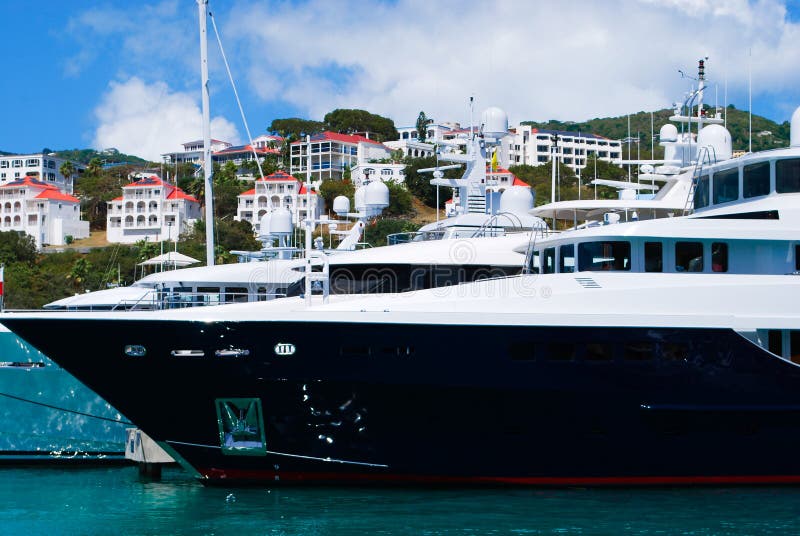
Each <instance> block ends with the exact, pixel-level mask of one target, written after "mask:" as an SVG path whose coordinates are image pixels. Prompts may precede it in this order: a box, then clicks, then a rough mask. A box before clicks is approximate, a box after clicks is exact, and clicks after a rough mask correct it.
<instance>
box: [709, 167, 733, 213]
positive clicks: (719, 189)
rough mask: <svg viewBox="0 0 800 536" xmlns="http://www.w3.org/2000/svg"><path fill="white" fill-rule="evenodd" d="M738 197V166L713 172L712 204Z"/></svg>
mask: <svg viewBox="0 0 800 536" xmlns="http://www.w3.org/2000/svg"><path fill="white" fill-rule="evenodd" d="M737 199H739V168H734V169H726V170H725V171H720V172H718V173H714V204H715V205H717V204H719V203H729V202H731V201H736V200H737Z"/></svg>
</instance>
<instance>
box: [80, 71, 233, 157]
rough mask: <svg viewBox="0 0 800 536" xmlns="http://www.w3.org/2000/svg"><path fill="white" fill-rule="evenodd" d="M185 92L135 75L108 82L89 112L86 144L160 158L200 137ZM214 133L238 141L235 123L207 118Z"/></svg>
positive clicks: (197, 115) (197, 116)
mask: <svg viewBox="0 0 800 536" xmlns="http://www.w3.org/2000/svg"><path fill="white" fill-rule="evenodd" d="M198 100H199V99H195V98H194V97H193V96H192V95H190V94H188V93H181V92H173V91H171V90H170V88H169V87H168V86H167V85H166V84H165V83H163V82H156V83H153V84H147V83H145V82H144V81H142V80H141V79H139V78H136V77H134V78H130V79H128V80H126V81H123V82H111V83H110V84H109V88H108V91H107V92H106V93H105V94H104V95H103V98H102V100H101V102H100V104H99V105H98V106H97V107H96V108H95V110H94V115H95V118H96V119H97V122H98V127H97V130H96V131H95V135H94V140H93V142H92V144H93V145H94V147H96V148H98V149H105V148H109V147H115V148H117V149H119V150H120V151H121V152H123V153H127V154H133V155H136V156H140V157H142V158H146V159H148V160H153V161H156V162H158V161H160V160H161V154H162V153H166V152H171V151H178V150H182V147H181V146H180V144H181V143H184V142H187V141H192V140H197V139H201V138H202V113H201V110H200V107H199V105H198V102H197V101H198ZM211 135H212V137H214V138H217V139H221V140H225V141H230V142H231V143H239V133H238V132H237V130H236V127H235V126H234V125H233V124H232V123H231V122H229V121H228V120H226V119H224V118H222V117H215V118H213V119H212V121H211Z"/></svg>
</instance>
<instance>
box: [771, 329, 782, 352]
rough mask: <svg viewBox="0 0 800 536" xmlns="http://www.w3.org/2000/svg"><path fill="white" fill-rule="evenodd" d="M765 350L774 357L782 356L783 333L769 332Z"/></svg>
mask: <svg viewBox="0 0 800 536" xmlns="http://www.w3.org/2000/svg"><path fill="white" fill-rule="evenodd" d="M767 349H768V350H769V351H770V352H772V353H773V354H775V355H780V356H782V355H783V332H782V331H781V330H779V329H771V330H769V334H768V336H767Z"/></svg>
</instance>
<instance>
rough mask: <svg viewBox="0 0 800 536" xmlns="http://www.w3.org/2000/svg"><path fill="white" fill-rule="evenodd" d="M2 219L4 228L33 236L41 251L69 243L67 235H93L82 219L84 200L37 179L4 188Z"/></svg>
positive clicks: (0, 206) (0, 196) (0, 202)
mask: <svg viewBox="0 0 800 536" xmlns="http://www.w3.org/2000/svg"><path fill="white" fill-rule="evenodd" d="M0 218H2V227H0V229H2V230H3V231H19V232H24V233H27V234H29V235H31V236H32V237H33V238H34V240H35V241H36V247H37V248H41V247H42V246H44V245H63V244H66V242H67V238H66V237H67V236H71V237H73V238H75V239H78V238H86V237H88V236H89V222H88V221H82V220H81V208H80V201H79V200H78V199H77V198H75V197H73V196H71V195H69V194H65V193H63V192H62V191H60V190H59V189H58V188H56V187H55V186H54V185H53V184H51V183H49V182H44V181H41V180H39V179H36V178H33V177H23V178H21V179H17V180H13V181H9V182H5V183H3V184H2V185H0Z"/></svg>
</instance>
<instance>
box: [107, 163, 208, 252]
mask: <svg viewBox="0 0 800 536" xmlns="http://www.w3.org/2000/svg"><path fill="white" fill-rule="evenodd" d="M201 217H202V216H201V213H200V202H199V201H198V200H197V199H195V198H194V197H192V196H191V195H188V194H186V193H185V192H184V191H183V190H181V189H180V188H178V187H177V186H174V185H172V184H169V183H166V182H164V181H162V180H161V179H160V178H158V177H156V176H155V175H153V176H151V177H145V178H142V179H139V180H137V181H135V182H132V183H130V184H128V185H126V186H123V187H122V196H121V197H117V198H116V199H114V200H113V201H110V202H109V203H108V215H107V217H106V239H107V240H108V241H109V242H121V243H123V244H132V243H135V242H138V241H139V240H150V241H154V242H159V241H161V240H171V241H173V242H175V241H177V240H178V237H179V236H180V234H181V233H184V232H187V231H190V230H191V226H192V225H193V224H194V222H195V221H196V220H198V219H200V218H201Z"/></svg>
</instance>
